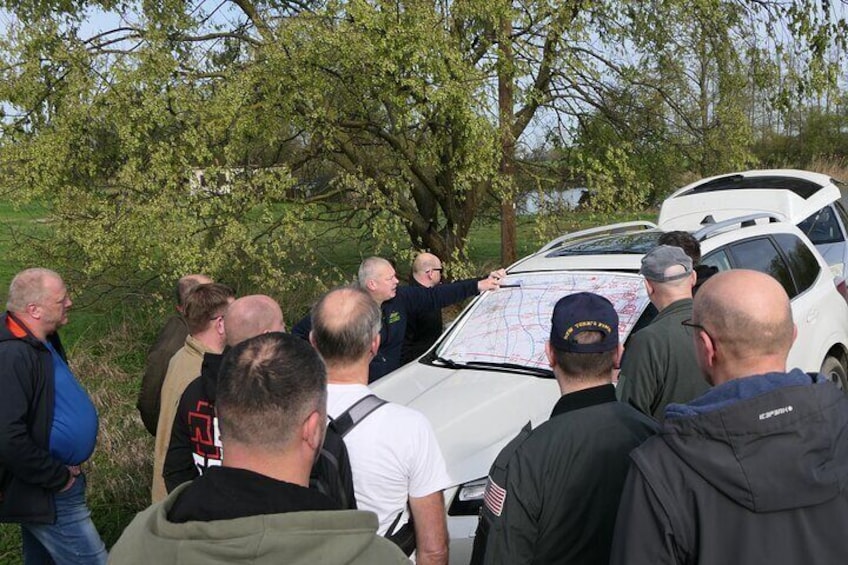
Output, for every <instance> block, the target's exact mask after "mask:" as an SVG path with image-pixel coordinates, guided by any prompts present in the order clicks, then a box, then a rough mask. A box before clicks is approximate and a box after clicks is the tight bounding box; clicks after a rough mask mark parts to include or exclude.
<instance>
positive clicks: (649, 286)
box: [645, 279, 654, 296]
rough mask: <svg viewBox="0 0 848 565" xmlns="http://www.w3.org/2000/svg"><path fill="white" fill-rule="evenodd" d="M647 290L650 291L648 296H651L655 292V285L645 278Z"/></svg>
mask: <svg viewBox="0 0 848 565" xmlns="http://www.w3.org/2000/svg"><path fill="white" fill-rule="evenodd" d="M645 290H646V291H647V292H648V296H651V295H652V294H653V293H654V285H652V284H651V281H649V280H648V279H645Z"/></svg>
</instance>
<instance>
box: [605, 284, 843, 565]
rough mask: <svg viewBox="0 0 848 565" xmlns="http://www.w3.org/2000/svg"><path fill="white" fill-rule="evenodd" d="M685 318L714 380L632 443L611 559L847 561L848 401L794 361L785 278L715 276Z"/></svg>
mask: <svg viewBox="0 0 848 565" xmlns="http://www.w3.org/2000/svg"><path fill="white" fill-rule="evenodd" d="M685 323H686V325H687V326H689V327H690V328H691V329H692V330H693V331H692V333H693V336H692V340H693V341H694V346H695V350H696V355H697V360H698V365H699V366H700V369H701V371H702V372H703V374H704V376H705V377H706V379H707V380H708V381H709V382H710V384H712V385H713V387H714V388H712V389H711V390H710V391H708V392H707V393H705V394H704V395H702V396H700V397H698V398H696V399H695V400H693V401H691V402H689V403H688V404H672V405H670V406H668V407H667V408H666V413H665V416H666V417H665V422H664V425H663V430H662V432H661V433H660V434H659V435H658V436H656V437H654V438H651V439H649V440H648V441H646V442H645V443H644V444H643V445H642V446H640V447H639V448H637V449H636V450H634V451H633V452H632V453H631V456H630V457H631V460H632V465H631V468H630V472H629V474H628V477H627V481H626V483H625V486H624V491H623V494H622V498H621V504H620V506H619V512H618V518H617V522H616V531H615V536H614V541H613V548H612V559H611V563H612V564H614V565H618V564H625V563H626V564H628V565H641V564H645V565H647V564H651V565H654V564H656V563H666V564H671V563H698V564H701V565H706V564H712V563H715V564H725V563H772V564H773V563H780V564H783V563H786V564H789V563H842V562H844V561H845V556H846V555H848V536H845V533H844V532H843V531H842V530H843V528H841V527H840V526H839V525H840V524H843V523H844V521H845V517H846V516H848V397H846V395H845V394H844V392H842V391H840V390H838V389H837V388H836V387H835V386H833V384H832V383H830V382H828V380H827V379H826V378H825V377H823V376H822V375H809V374H806V373H804V372H802V371H801V370H800V369H791V370H788V371H787V367H786V359H787V355H788V353H789V349H790V347H791V346H792V343H793V341H794V340H795V335H796V328H795V325H794V324H793V321H792V310H791V308H790V305H789V297H788V296H787V295H786V292H785V291H784V289H783V287H782V286H781V285H780V284H779V283H778V282H777V281H776V280H775V279H773V278H772V277H770V276H768V275H766V274H763V273H759V272H756V271H747V270H742V269H739V270H730V271H725V272H722V273H718V274H716V275H714V276H713V277H711V278H710V280H709V281H707V282H706V283H705V284H704V286H703V287H702V288H701V289H700V290H699V291H698V294H697V295H696V296H695V304H694V309H693V313H692V319H691V320H686V321H685Z"/></svg>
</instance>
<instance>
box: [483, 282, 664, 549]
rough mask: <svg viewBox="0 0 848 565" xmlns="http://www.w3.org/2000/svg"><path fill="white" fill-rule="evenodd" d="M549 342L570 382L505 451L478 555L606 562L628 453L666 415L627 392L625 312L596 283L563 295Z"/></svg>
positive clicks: (490, 491)
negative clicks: (627, 399) (621, 316)
mask: <svg viewBox="0 0 848 565" xmlns="http://www.w3.org/2000/svg"><path fill="white" fill-rule="evenodd" d="M551 322H552V326H551V335H550V339H549V341H548V342H547V343H546V344H545V352H546V354H547V357H548V362H549V363H550V366H551V368H552V369H553V372H554V376H555V377H556V380H557V383H558V384H559V387H560V390H561V391H562V397H561V398H560V399H559V401H558V402H557V403H556V405H555V406H554V409H553V412H552V413H551V418H550V420H548V421H547V422H545V423H544V424H542V425H541V426H539V427H538V428H536V429H535V430H532V431H531V430H529V426H528V427H527V428H525V429H524V430H522V432H521V433H520V434H519V435H518V437H516V438H515V439H514V440H512V441H511V442H510V443H509V444H507V446H506V447H505V448H504V449H503V451H501V453H500V454H499V455H498V457H497V459H495V462H494V464H493V465H492V468H491V470H490V471H489V481H488V483H487V485H486V494H485V499H484V500H485V504H484V506H483V510H482V513H481V516H480V524H479V525H478V527H477V536H476V537H475V540H474V555H473V556H472V560H471V561H472V563H504V564H510V565H513V564H517V563H531V562H532V563H546V564H556V563H569V564H575V563H585V564H587V565H589V564H595V563H606V562H608V561H609V552H610V543H611V541H612V532H613V526H614V525H615V515H616V511H617V510H618V501H619V498H620V495H621V489H622V486H623V484H624V478H625V476H626V475H627V470H628V465H629V463H628V453H630V451H631V450H632V449H634V448H635V447H637V446H638V445H639V444H641V443H642V442H643V441H644V440H645V439H647V438H648V437H650V436H651V435H653V434H654V433H656V431H657V429H658V427H657V424H656V423H655V422H654V421H653V420H651V419H650V418H648V417H647V416H645V415H644V414H641V413H639V412H638V411H637V410H635V409H634V408H632V407H630V406H628V405H626V404H624V403H620V402H617V401H616V399H615V390H614V388H613V386H612V375H613V372H614V371H615V368H616V366H617V365H618V361H619V359H620V358H621V353H622V351H623V347H622V346H621V344H620V343H619V340H618V314H617V313H616V311H615V309H614V308H613V306H612V304H611V303H610V302H609V300H607V299H606V298H604V297H602V296H598V295H597V294H592V293H588V292H581V293H577V294H572V295H569V296H566V297H565V298H562V299H560V300H559V301H558V302H557V303H556V306H555V307H554V313H553V316H552V319H551Z"/></svg>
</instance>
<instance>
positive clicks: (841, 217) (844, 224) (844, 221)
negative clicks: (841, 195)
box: [833, 200, 848, 230]
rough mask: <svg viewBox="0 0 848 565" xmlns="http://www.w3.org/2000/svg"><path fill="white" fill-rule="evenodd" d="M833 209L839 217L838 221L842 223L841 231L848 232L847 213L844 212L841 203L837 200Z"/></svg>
mask: <svg viewBox="0 0 848 565" xmlns="http://www.w3.org/2000/svg"><path fill="white" fill-rule="evenodd" d="M833 207H834V208H836V215H837V216H839V220H840V221H841V222H842V228H843V230H848V212H846V211H845V206H843V205H842V202H841V201H839V200H837V201H836V202H834V203H833Z"/></svg>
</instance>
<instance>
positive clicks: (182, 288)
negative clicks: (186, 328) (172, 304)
mask: <svg viewBox="0 0 848 565" xmlns="http://www.w3.org/2000/svg"><path fill="white" fill-rule="evenodd" d="M211 282H212V279H210V278H209V277H207V276H206V275H186V276H184V277H181V278H180V280H178V281H177V286H176V287H175V288H174V299H175V300H176V301H177V304H178V305H180V306H185V301H186V297H187V296H188V295H189V293H190V292H191V291H192V290H194V289H195V288H196V287H197V286H198V285H201V284H208V283H211Z"/></svg>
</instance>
